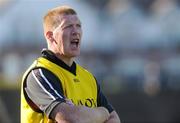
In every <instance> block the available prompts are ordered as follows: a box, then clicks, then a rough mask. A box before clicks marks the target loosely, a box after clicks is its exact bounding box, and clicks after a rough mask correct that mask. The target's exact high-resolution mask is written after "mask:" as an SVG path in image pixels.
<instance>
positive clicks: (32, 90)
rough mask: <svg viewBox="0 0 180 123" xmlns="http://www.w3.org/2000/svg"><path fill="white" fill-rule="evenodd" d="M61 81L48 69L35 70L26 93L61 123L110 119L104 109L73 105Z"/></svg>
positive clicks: (41, 108)
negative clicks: (67, 97) (64, 93)
mask: <svg viewBox="0 0 180 123" xmlns="http://www.w3.org/2000/svg"><path fill="white" fill-rule="evenodd" d="M52 78H53V79H52ZM59 81H60V80H59V79H58V78H57V77H56V76H55V75H53V73H51V72H50V71H48V70H46V69H43V68H39V69H36V70H33V71H32V72H31V73H30V74H29V75H28V77H27V80H26V83H27V87H26V88H25V93H27V96H28V97H29V98H30V100H31V101H33V103H35V104H36V105H37V106H38V107H39V109H40V110H41V111H43V112H44V113H45V114H46V115H47V116H48V117H49V118H51V119H53V120H56V121H57V122H59V123H104V122H105V121H106V120H107V119H108V118H109V112H108V111H107V109H106V108H104V107H98V108H88V107H85V106H75V105H73V104H71V103H70V102H69V101H68V100H67V99H66V97H64V95H63V91H62V88H61V85H59V83H60V82H59Z"/></svg>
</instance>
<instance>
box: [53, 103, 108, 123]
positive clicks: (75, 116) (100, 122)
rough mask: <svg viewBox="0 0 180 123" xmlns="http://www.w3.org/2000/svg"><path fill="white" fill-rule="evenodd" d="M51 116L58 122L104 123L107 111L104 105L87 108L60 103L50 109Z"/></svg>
mask: <svg viewBox="0 0 180 123" xmlns="http://www.w3.org/2000/svg"><path fill="white" fill-rule="evenodd" d="M51 117H52V118H53V119H55V120H56V121H57V122H58V123H62V122H63V123H104V122H105V121H107V120H108V119H109V112H108V111H107V109H105V108H104V107H97V108H88V107H85V106H73V105H68V104H66V103H61V104H59V105H58V106H57V107H55V108H54V110H53V111H52V114H51Z"/></svg>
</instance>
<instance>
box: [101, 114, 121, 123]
mask: <svg viewBox="0 0 180 123" xmlns="http://www.w3.org/2000/svg"><path fill="white" fill-rule="evenodd" d="M104 123H121V121H120V118H119V116H118V114H117V113H116V112H115V111H113V112H111V113H110V117H109V119H108V120H107V121H105V122H104Z"/></svg>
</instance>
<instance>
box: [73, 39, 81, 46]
mask: <svg viewBox="0 0 180 123" xmlns="http://www.w3.org/2000/svg"><path fill="white" fill-rule="evenodd" d="M71 44H72V45H76V46H78V45H79V39H73V40H72V41H71Z"/></svg>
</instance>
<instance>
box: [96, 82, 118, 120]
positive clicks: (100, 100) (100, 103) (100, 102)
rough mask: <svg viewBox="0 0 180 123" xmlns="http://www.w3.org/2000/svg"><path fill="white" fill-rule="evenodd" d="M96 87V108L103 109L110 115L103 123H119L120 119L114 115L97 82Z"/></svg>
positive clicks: (114, 112)
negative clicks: (101, 107)
mask: <svg viewBox="0 0 180 123" xmlns="http://www.w3.org/2000/svg"><path fill="white" fill-rule="evenodd" d="M97 87H98V97H97V103H98V106H103V107H105V108H106V109H107V110H108V111H109V113H110V117H109V119H108V120H107V121H106V122H105V123H120V118H119V116H118V114H117V113H116V111H115V110H114V108H113V107H112V105H111V104H110V103H109V102H108V100H107V99H106V97H105V96H104V94H103V92H102V91H101V87H100V85H99V83H98V82H97Z"/></svg>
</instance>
